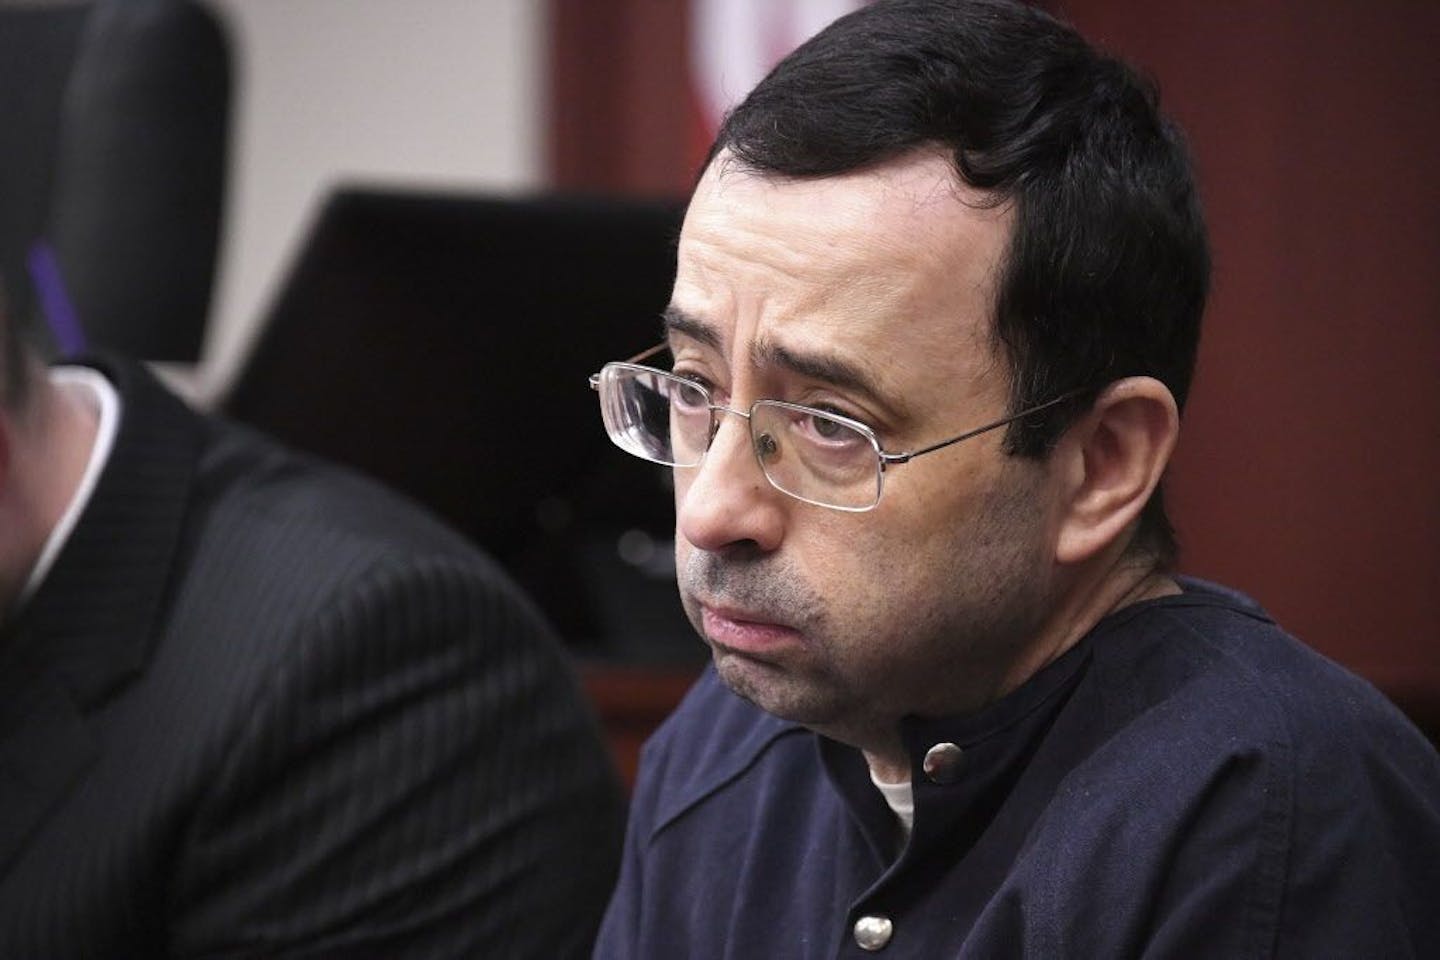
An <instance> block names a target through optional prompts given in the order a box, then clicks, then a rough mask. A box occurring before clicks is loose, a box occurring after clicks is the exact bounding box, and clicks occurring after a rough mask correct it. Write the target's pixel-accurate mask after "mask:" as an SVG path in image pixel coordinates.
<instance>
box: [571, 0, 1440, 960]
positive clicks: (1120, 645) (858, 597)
mask: <svg viewBox="0 0 1440 960" xmlns="http://www.w3.org/2000/svg"><path fill="white" fill-rule="evenodd" d="M1208 269H1209V261H1208V254H1207V250H1206V240H1205V233H1204V227H1203V224H1202V222H1201V217H1200V214H1199V211H1198V206H1197V201H1196V197H1195V191H1194V187H1193V185H1192V179H1191V174H1190V171H1189V164H1188V161H1187V159H1186V157H1185V153H1184V150H1183V148H1182V146H1181V144H1180V141H1179V137H1178V135H1177V133H1176V132H1175V131H1174V130H1173V129H1172V128H1171V127H1170V125H1169V124H1168V123H1167V122H1166V121H1165V120H1164V119H1162V118H1161V117H1160V116H1159V115H1158V114H1157V112H1156V108H1155V103H1154V98H1153V96H1152V95H1151V93H1150V92H1149V91H1148V90H1147V88H1146V87H1145V86H1144V85H1143V84H1142V83H1140V82H1139V81H1138V80H1137V79H1136V78H1135V76H1134V75H1133V74H1132V73H1131V71H1130V70H1128V69H1127V68H1126V67H1124V66H1123V65H1121V64H1119V63H1117V62H1115V61H1113V60H1111V59H1108V58H1106V57H1103V56H1101V55H1099V54H1097V53H1096V52H1095V51H1093V50H1092V49H1091V48H1089V47H1088V46H1087V45H1086V44H1085V43H1084V42H1083V41H1082V40H1081V39H1080V38H1079V37H1077V36H1076V35H1075V34H1074V33H1073V32H1072V31H1071V30H1069V29H1068V28H1067V27H1064V26H1062V25H1060V24H1058V23H1056V22H1055V21H1053V20H1052V19H1051V18H1050V17H1048V16H1047V15H1045V14H1044V13H1042V12H1040V11H1038V10H1035V9H1032V8H1028V7H1025V6H1021V5H1018V4H1012V3H1005V2H1000V0H969V2H967V0H879V2H876V3H875V4H873V5H871V6H869V7H867V8H865V9H863V10H861V11H859V12H857V13H856V14H854V15H852V16H850V17H847V18H845V19H842V20H840V21H838V22H836V23H835V24H834V25H832V26H831V27H830V28H828V29H827V30H826V31H824V32H822V33H821V34H820V35H818V36H817V37H816V38H815V39H813V40H812V41H811V42H809V43H808V44H806V45H805V46H804V47H802V48H801V49H800V50H798V51H797V52H796V53H794V54H793V55H792V56H791V57H789V58H788V59H787V60H786V61H785V62H783V63H782V64H781V65H780V66H779V67H777V68H776V69H775V71H774V72H773V73H772V74H771V75H770V76H769V77H768V78H767V79H766V80H765V81H763V82H762V83H761V84H760V85H759V86H758V87H757V88H756V89H755V90H754V91H753V92H752V93H751V94H750V96H749V97H748V98H747V99H746V100H745V102H744V103H743V104H742V105H741V106H740V107H738V108H737V109H736V110H735V111H734V113H733V114H732V115H731V116H730V117H729V118H727V120H726V122H725V124H724V125H723V127H722V129H721V132H720V134H719V137H718V139H717V142H716V144H715V146H714V149H713V151H712V154H711V159H710V162H709V164H708V166H707V167H706V169H705V171H704V173H703V175H702V177H701V179H700V181H699V184H698V186H697V188H696V190H695V193H694V196H693V197H692V199H691V203H690V208H689V211H688V213H687V216H686V220H685V224H684V228H683V230H682V233H681V237H680V244H679V251H678V269H677V276H676V280H675V287H674V293H673V298H672V301H671V305H670V307H669V308H668V310H667V312H666V317H665V340H664V343H663V344H662V347H660V348H656V349H655V350H653V351H648V352H647V353H645V354H641V355H640V356H638V357H636V358H635V359H634V360H632V361H629V362H627V363H621V364H609V365H607V366H606V367H605V368H604V369H603V370H602V372H601V373H600V374H598V375H597V377H596V378H595V379H594V385H595V386H596V387H597V389H598V390H599V394H600V402H601V406H602V412H603V415H604V417H605V422H606V425H607V428H608V430H609V432H610V435H611V437H612V438H613V439H614V440H615V442H616V443H617V444H618V445H620V446H621V447H622V448H623V449H625V450H627V451H629V452H631V453H634V454H636V455H639V456H642V457H645V458H646V459H649V460H653V461H656V462H659V463H664V464H669V465H671V466H673V467H674V478H675V503H676V514H677V518H676V527H677V537H676V561H677V569H678V578H679V586H680V593H681V597H682V599H683V602H684V605H685V608H686V610H687V611H688V612H689V615H690V618H691V620H692V621H693V623H694V625H695V628H696V629H697V630H698V631H699V633H700V634H701V635H702V636H703V637H704V639H705V640H706V642H707V643H708V644H709V645H710V647H711V648H712V652H713V660H714V666H713V671H709V672H707V674H706V676H704V677H703V678H702V679H701V680H700V682H699V683H698V685H697V686H696V688H695V689H694V690H693V691H692V692H691V694H690V695H689V697H688V698H687V700H686V701H685V703H684V704H683V705H682V706H681V707H680V708H679V710H678V711H677V712H676V714H675V715H674V716H673V717H671V718H670V720H669V721H667V723H666V724H665V725H664V726H663V727H662V729H661V730H660V731H659V732H658V734H657V735H656V736H655V737H654V738H653V739H652V741H651V742H650V743H649V744H648V745H647V747H646V750H645V753H644V757H643V763H642V770H641V773H640V777H639V782H638V785H637V792H636V795H635V797H634V799H633V802H632V812H631V819H630V824H629V831H628V838H627V841H626V852H625V855H624V859H623V862H622V868H621V881H620V884H619V887H618V889H617V891H616V894H615V897H614V899H613V900H612V901H611V905H610V908H609V912H608V913H607V915H606V920H605V923H604V924H603V926H602V930H601V935H600V941H599V945H598V947H597V956H600V957H607V958H610V957H614V958H622V957H623V958H627V960H636V958H647V957H654V958H661V957H679V956H684V957H689V958H706V957H731V958H753V957H785V958H797V957H840V956H861V955H864V954H866V953H869V952H874V951H883V952H885V953H886V954H887V955H891V956H897V957H925V958H934V957H954V956H966V957H993V956H1027V957H1044V958H1055V957H1078V958H1097V957H1122V956H1124V957H1129V956H1147V957H1162V956H1163V957H1199V956H1204V957H1271V956H1279V957H1318V956H1334V957H1400V956H1435V955H1440V923H1437V920H1436V915H1435V911H1434V904H1433V898H1434V895H1435V891H1436V890H1440V760H1437V757H1436V754H1435V751H1434V750H1433V748H1432V747H1431V746H1430V745H1429V744H1428V743H1427V742H1426V741H1425V740H1424V739H1423V738H1422V737H1421V736H1420V735H1419V734H1418V733H1417V732H1416V731H1415V730H1414V728H1413V727H1411V726H1410V725H1409V724H1408V723H1407V722H1406V721H1405V720H1404V719H1403V718H1402V717H1401V716H1400V714H1399V713H1398V712H1397V711H1396V710H1395V709H1394V708H1393V707H1391V706H1390V705H1389V704H1388V703H1387V702H1386V701H1385V700H1384V699H1383V698H1382V697H1381V696H1380V695H1379V694H1378V693H1377V692H1376V691H1374V690H1373V689H1372V688H1371V687H1369V686H1368V685H1366V684H1364V683H1363V682H1362V681H1360V680H1358V679H1357V678H1355V677H1353V676H1351V675H1349V674H1346V673H1345V672H1344V671H1342V670H1341V669H1339V668H1338V667H1336V666H1335V665H1334V664H1331V663H1329V662H1328V661H1325V660H1324V659H1322V658H1321V657H1319V656H1318V655H1316V654H1314V653H1313V652H1310V651H1308V650H1307V649H1306V648H1304V647H1303V646H1301V645H1300V644H1299V643H1297V642H1296V641H1295V640H1293V639H1291V638H1290V637H1288V636H1287V635H1285V634H1284V633H1283V632H1282V631H1281V630H1280V629H1279V628H1278V627H1277V626H1276V625H1275V624H1274V623H1272V622H1271V621H1270V619H1269V618H1268V617H1267V616H1266V615H1265V613H1264V612H1263V611H1262V610H1261V609H1260V608H1259V607H1258V606H1256V605H1255V604H1254V603H1253V602H1252V601H1250V600H1248V599H1247V598H1245V597H1242V596H1240V595H1239V594H1236V593H1234V592H1232V591H1230V590H1227V589H1224V588H1221V587H1218V586H1215V585H1210V584H1206V583H1202V582H1198V581H1194V580H1189V579H1183V578H1179V577H1177V576H1175V575H1173V574H1172V573H1171V572H1170V571H1171V561H1172V559H1173V553H1174V540H1173V537H1172V534H1171V531H1170V527H1169V524H1168V523H1167V521H1166V518H1165V513H1164V508H1163V504H1162V501H1161V499H1160V493H1159V490H1160V486H1159V485H1160V479H1161V475H1162V473H1163V472H1164V469H1165V466H1166V463H1167V462H1168V460H1169V458H1170V454H1171V451H1172V449H1173V448H1174V445H1175V443H1176V438H1177V435H1178V429H1179V427H1178V424H1179V409H1180V407H1181V405H1182V404H1183V402H1184V399H1185V395H1186V392H1187V388H1188V385H1189V381H1190V375H1191V369H1192V366H1193V362H1194V356H1195V349H1196V342H1197V339H1198V332H1199V322H1200V315H1201V312H1202V309H1203V303H1204V298H1205V293H1206V287H1207V282H1208ZM637 346H638V345H637Z"/></svg>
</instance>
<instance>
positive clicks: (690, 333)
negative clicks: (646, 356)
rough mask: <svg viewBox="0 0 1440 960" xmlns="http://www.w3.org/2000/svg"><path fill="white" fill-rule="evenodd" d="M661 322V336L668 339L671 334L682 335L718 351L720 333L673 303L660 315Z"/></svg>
mask: <svg viewBox="0 0 1440 960" xmlns="http://www.w3.org/2000/svg"><path fill="white" fill-rule="evenodd" d="M660 319H661V321H662V328H661V336H662V337H663V338H665V339H669V337H670V335H671V334H673V333H680V334H684V335H685V336H687V337H689V338H690V339H692V340H698V341H700V342H701V343H703V344H705V345H706V346H708V347H712V348H713V349H715V350H719V349H720V331H719V330H717V329H716V328H715V327H714V326H713V325H711V324H709V323H706V322H705V321H704V320H701V319H700V318H699V317H695V316H691V315H690V314H688V313H686V312H685V311H684V310H681V309H680V308H679V307H677V306H675V305H674V304H673V303H672V304H670V306H668V307H666V308H665V312H664V313H662V314H661V315H660Z"/></svg>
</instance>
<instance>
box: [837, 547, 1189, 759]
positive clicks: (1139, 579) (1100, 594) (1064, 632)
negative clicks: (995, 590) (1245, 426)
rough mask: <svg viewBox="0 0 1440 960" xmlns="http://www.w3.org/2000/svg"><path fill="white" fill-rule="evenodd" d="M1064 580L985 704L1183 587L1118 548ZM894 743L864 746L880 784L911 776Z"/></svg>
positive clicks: (896, 740) (1144, 558) (1142, 556)
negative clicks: (1101, 626)
mask: <svg viewBox="0 0 1440 960" xmlns="http://www.w3.org/2000/svg"><path fill="white" fill-rule="evenodd" d="M1068 580H1069V582H1068V583H1067V584H1066V585H1065V587H1064V589H1063V592H1062V593H1061V594H1060V595H1059V596H1058V597H1057V598H1056V601H1055V602H1054V603H1053V604H1052V606H1051V611H1050V614H1049V616H1047V617H1046V620H1045V623H1044V625H1043V626H1042V628H1041V629H1040V630H1039V631H1037V632H1036V633H1035V635H1034V638H1033V640H1032V642H1031V643H1029V644H1027V645H1026V646H1025V647H1024V649H1023V650H1021V651H1020V652H1019V654H1018V655H1017V656H1016V658H1015V659H1014V661H1013V662H1012V663H1011V664H1010V667H1009V669H1008V670H1007V671H1005V673H1004V674H1003V675H1002V677H1001V680H1000V682H999V683H998V685H997V686H996V687H995V688H994V689H993V690H992V692H991V695H990V696H989V697H988V698H986V701H985V702H986V704H989V703H993V702H995V701H996V700H999V699H1001V698H1002V697H1004V696H1006V695H1007V694H1009V693H1012V692H1014V691H1015V690H1017V689H1019V688H1020V687H1021V686H1023V685H1024V684H1025V682H1026V681H1027V680H1029V679H1030V678H1031V677H1033V676H1035V674H1037V673H1039V672H1040V671H1041V670H1043V669H1044V668H1045V667H1046V666H1047V665H1049V664H1050V663H1053V662H1054V661H1055V660H1058V659H1059V658H1060V657H1061V656H1062V655H1064V653H1065V652H1066V651H1068V650H1069V649H1071V648H1072V647H1074V646H1075V645H1076V644H1077V643H1079V642H1080V640H1081V639H1082V638H1084V636H1085V635H1086V634H1088V633H1089V632H1090V631H1091V630H1092V629H1094V627H1095V625H1096V624H1097V623H1099V622H1100V621H1101V620H1103V619H1104V618H1105V617H1106V616H1108V615H1109V614H1111V613H1114V612H1116V611H1118V610H1121V609H1124V608H1125V607H1128V606H1131V605H1133V604H1136V603H1140V602H1142V601H1145V600H1151V599H1155V598H1157V597H1164V596H1172V595H1174V594H1178V593H1180V592H1182V591H1181V588H1180V585H1179V584H1177V583H1176V582H1175V580H1174V579H1173V578H1172V577H1170V576H1169V575H1168V574H1167V573H1165V572H1164V571H1162V570H1160V569H1159V568H1158V567H1157V566H1156V564H1155V562H1154V560H1153V559H1152V558H1151V557H1149V556H1148V555H1146V554H1142V553H1140V552H1139V551H1135V550H1124V549H1116V550H1114V551H1113V552H1112V553H1110V554H1107V555H1101V556H1098V557H1095V558H1093V560H1092V561H1091V563H1089V564H1087V567H1086V569H1084V570H1081V571H1076V572H1075V573H1074V574H1073V575H1072V576H1070V577H1069V578H1068ZM982 709H983V707H982ZM894 747H895V749H894V750H891V751H886V752H884V753H881V752H878V751H876V752H872V751H870V750H864V751H863V752H864V754H865V760H866V762H867V763H868V764H869V765H870V771H871V774H872V776H873V777H874V778H875V779H876V780H878V781H880V782H882V783H903V782H905V781H908V780H909V779H910V759H909V758H908V757H907V756H906V755H905V753H904V750H903V748H902V747H901V746H900V741H899V736H898V731H897V733H896V736H895V738H894Z"/></svg>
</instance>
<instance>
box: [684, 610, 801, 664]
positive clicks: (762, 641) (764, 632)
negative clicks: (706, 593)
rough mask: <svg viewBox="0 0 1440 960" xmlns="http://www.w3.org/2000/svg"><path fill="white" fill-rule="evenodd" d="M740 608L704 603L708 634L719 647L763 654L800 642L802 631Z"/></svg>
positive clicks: (704, 621)
mask: <svg viewBox="0 0 1440 960" xmlns="http://www.w3.org/2000/svg"><path fill="white" fill-rule="evenodd" d="M759 616H760V615H756V614H751V613H747V612H745V611H741V610H727V609H724V608H721V607H710V606H702V607H701V608H700V619H701V621H702V623H703V624H704V627H705V636H706V637H707V638H708V639H709V640H710V642H712V643H714V644H715V645H717V646H719V647H723V648H725V649H726V650H731V651H734V652H736V653H743V654H751V655H764V654H767V653H772V652H774V651H777V650H779V649H781V648H783V647H787V646H793V645H794V644H795V643H797V642H799V639H800V633H799V631H797V630H795V629H793V628H791V627H787V626H785V625H784V624H781V623H774V622H771V621H767V620H764V619H760V618H759Z"/></svg>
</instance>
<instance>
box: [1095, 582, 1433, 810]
mask: <svg viewBox="0 0 1440 960" xmlns="http://www.w3.org/2000/svg"><path fill="white" fill-rule="evenodd" d="M1186 588H1187V589H1186V593H1185V595H1184V596H1182V597H1176V598H1171V599H1169V600H1168V601H1167V602H1161V603H1154V604H1149V605H1146V606H1145V608H1144V609H1138V610H1135V611H1132V612H1129V613H1128V614H1127V615H1126V616H1124V617H1121V618H1119V622H1117V623H1115V624H1112V625H1110V626H1109V627H1108V628H1107V629H1105V630H1103V631H1102V632H1100V633H1099V635H1098V636H1097V637H1096V638H1095V640H1096V642H1095V643H1094V644H1093V647H1092V656H1093V659H1094V664H1093V670H1094V673H1095V675H1094V676H1093V677H1092V678H1091V681H1090V683H1089V684H1088V686H1090V687H1091V690H1092V691H1093V694H1092V695H1093V700H1092V701H1087V702H1091V703H1093V704H1095V705H1096V709H1097V710H1098V711H1099V713H1100V714H1101V719H1100V720H1099V724H1100V726H1101V727H1102V728H1103V729H1104V731H1105V732H1104V733H1103V734H1102V738H1101V739H1102V742H1101V744H1100V745H1099V746H1098V748H1097V749H1096V750H1095V751H1094V753H1093V754H1092V755H1091V756H1090V758H1089V760H1088V761H1087V762H1086V763H1085V764H1083V765H1081V766H1080V767H1079V768H1078V769H1077V770H1076V775H1077V776H1076V781H1077V782H1076V783H1072V784H1071V786H1072V787H1076V786H1077V784H1078V789H1080V790H1081V792H1084V791H1086V790H1088V789H1090V788H1091V787H1094V786H1097V785H1099V784H1104V785H1106V786H1107V787H1108V788H1110V789H1112V790H1113V789H1114V787H1115V785H1116V784H1126V783H1131V784H1136V785H1137V786H1138V787H1139V788H1140V789H1143V790H1146V791H1150V795H1151V796H1152V797H1153V796H1164V795H1165V792H1164V791H1163V790H1160V791H1157V789H1156V788H1157V786H1158V785H1157V784H1154V783H1150V784H1145V783H1143V782H1142V781H1141V780H1140V779H1139V778H1137V773H1139V772H1140V771H1144V770H1151V771H1155V772H1156V774H1157V775H1162V774H1163V775H1164V776H1165V777H1168V778H1171V779H1175V780H1188V781H1193V782H1190V783H1189V786H1190V787H1191V788H1196V789H1200V788H1203V787H1204V786H1205V785H1206V784H1210V783H1213V782H1215V781H1216V780H1217V779H1220V778H1223V777H1224V776H1225V775H1226V773H1227V771H1229V772H1233V771H1234V770H1236V769H1237V768H1239V767H1246V766H1249V767H1254V768H1255V769H1256V770H1257V771H1263V773H1264V778H1263V780H1264V782H1268V783H1270V784H1271V785H1272V787H1274V788H1276V789H1279V788H1280V787H1281V785H1283V789H1284V790H1285V791H1287V792H1289V791H1299V792H1300V793H1302V794H1305V793H1306V792H1310V791H1327V792H1328V791H1333V790H1339V791H1341V792H1342V793H1347V791H1348V793H1347V795H1349V796H1352V797H1359V796H1361V795H1363V794H1365V793H1368V792H1373V791H1375V790H1384V789H1386V787H1385V785H1384V784H1382V783H1379V782H1378V780H1383V779H1385V778H1387V777H1389V776H1390V775H1391V774H1390V772H1387V770H1388V768H1389V767H1390V766H1391V765H1392V763H1391V760H1381V759H1380V758H1385V757H1389V758H1392V759H1393V758H1395V757H1404V758H1407V760H1406V763H1405V764H1402V766H1405V767H1406V768H1407V769H1405V770H1404V771H1401V772H1400V774H1399V775H1400V776H1401V778H1402V779H1412V778H1413V781H1414V782H1415V783H1417V784H1420V783H1429V784H1431V785H1433V786H1435V787H1436V788H1437V789H1440V760H1437V757H1436V755H1435V751H1434V749H1433V747H1432V746H1431V745H1430V744H1429V743H1428V742H1427V741H1426V740H1425V738H1424V736H1423V735H1422V734H1421V733H1420V732H1419V731H1418V730H1417V729H1416V728H1415V727H1414V726H1413V725H1412V724H1411V723H1410V722H1409V721H1408V720H1407V719H1406V718H1405V716H1404V715H1403V714H1402V713H1401V712H1400V711H1399V710H1398V709H1397V708H1396V707H1395V706H1394V705H1393V704H1392V703H1391V702H1390V701H1389V700H1388V699H1386V697H1385V696H1384V695H1383V694H1382V693H1380V691H1378V690H1377V689H1376V688H1375V687H1374V686H1373V685H1371V684H1370V683H1369V682H1368V681H1366V680H1364V679H1363V678H1361V677H1359V676H1357V675H1356V674H1354V673H1352V672H1350V671H1349V670H1347V669H1346V668H1344V667H1343V666H1341V665H1339V664H1337V663H1335V662H1334V661H1332V660H1330V659H1328V658H1326V657H1324V656H1323V655H1321V654H1320V653H1318V652H1317V651H1315V650H1313V649H1311V648H1310V647H1308V646H1306V645H1305V644H1304V643H1303V642H1301V641H1300V640H1299V639H1297V638H1295V637H1293V636H1291V635H1290V634H1289V633H1287V632H1286V631H1285V630H1283V629H1282V628H1281V627H1280V626H1279V625H1278V624H1276V622H1275V621H1274V620H1273V619H1272V618H1270V617H1269V615H1268V614H1266V613H1265V611H1264V610H1263V609H1262V608H1261V607H1260V606H1259V605H1258V604H1256V603H1255V602H1254V601H1253V600H1250V599H1249V598H1248V597H1246V596H1244V595H1243V594H1240V593H1238V592H1235V591H1232V590H1228V589H1226V588H1222V587H1218V586H1216V585H1213V584H1206V583H1203V582H1198V581H1189V582H1187V583H1186ZM1377 761H1378V762H1377ZM1257 782H1261V781H1257ZM1177 786H1178V784H1177ZM1171 795H1172V796H1177V797H1184V796H1186V795H1187V794H1186V793H1185V792H1184V791H1183V790H1182V791H1179V792H1176V793H1173V794H1171ZM1308 802H1309V800H1308V799H1307V798H1306V796H1304V795H1302V796H1300V797H1299V798H1298V799H1297V803H1299V804H1300V805H1302V806H1303V805H1304V804H1305V803H1308Z"/></svg>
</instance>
